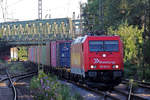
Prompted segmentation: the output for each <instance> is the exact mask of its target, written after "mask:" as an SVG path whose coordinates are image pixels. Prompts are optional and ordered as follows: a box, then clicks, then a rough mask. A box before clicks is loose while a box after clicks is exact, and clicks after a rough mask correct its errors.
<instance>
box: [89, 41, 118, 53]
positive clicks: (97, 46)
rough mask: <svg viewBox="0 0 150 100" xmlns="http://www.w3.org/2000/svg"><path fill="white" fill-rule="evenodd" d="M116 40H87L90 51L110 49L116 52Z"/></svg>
mask: <svg viewBox="0 0 150 100" xmlns="http://www.w3.org/2000/svg"><path fill="white" fill-rule="evenodd" d="M118 44H119V43H118V40H105V41H96V40H94V41H93V40H92V41H89V48H90V51H92V52H98V51H110V52H116V51H118V49H119V47H118Z"/></svg>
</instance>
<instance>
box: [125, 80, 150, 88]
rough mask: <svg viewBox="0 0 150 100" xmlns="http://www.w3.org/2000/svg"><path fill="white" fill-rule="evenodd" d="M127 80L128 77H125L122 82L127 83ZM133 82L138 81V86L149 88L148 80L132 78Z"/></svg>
mask: <svg viewBox="0 0 150 100" xmlns="http://www.w3.org/2000/svg"><path fill="white" fill-rule="evenodd" d="M129 81H130V80H129V79H125V80H123V83H124V84H127V83H129ZM133 82H136V83H138V86H139V87H142V88H147V89H150V82H142V81H138V80H133Z"/></svg>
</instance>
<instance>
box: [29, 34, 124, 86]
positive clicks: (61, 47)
mask: <svg viewBox="0 0 150 100" xmlns="http://www.w3.org/2000/svg"><path fill="white" fill-rule="evenodd" d="M28 54H29V55H28V60H29V61H30V62H32V63H35V64H42V65H43V66H44V70H45V71H48V72H51V73H55V74H57V75H59V76H60V77H64V78H67V79H70V80H74V81H79V82H83V83H86V84H88V85H90V86H94V87H99V86H112V87H113V86H116V85H118V84H119V83H120V82H121V79H122V77H123V71H124V65H123V43H122V41H121V39H120V37H119V36H88V35H86V36H83V37H78V38H76V39H75V40H73V41H72V40H56V41H50V42H48V43H46V45H45V46H33V47H30V48H29V50H28Z"/></svg>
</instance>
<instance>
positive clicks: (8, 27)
mask: <svg viewBox="0 0 150 100" xmlns="http://www.w3.org/2000/svg"><path fill="white" fill-rule="evenodd" d="M79 25H80V21H79V20H71V19H69V18H59V19H45V20H29V21H17V22H5V23H0V36H1V41H5V42H7V43H9V44H10V45H13V44H14V45H19V44H20V45H21V44H36V43H40V42H39V41H41V42H43V43H45V42H46V41H50V40H56V39H57V40H59V39H72V38H73V37H74V36H76V35H77V34H75V33H76V32H74V28H75V27H76V26H79ZM37 41H38V42H37Z"/></svg>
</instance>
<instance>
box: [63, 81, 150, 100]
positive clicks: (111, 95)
mask: <svg viewBox="0 0 150 100" xmlns="http://www.w3.org/2000/svg"><path fill="white" fill-rule="evenodd" d="M62 80H65V79H62ZM65 81H67V82H69V83H72V84H74V85H76V86H78V87H80V88H83V89H86V90H88V91H92V92H94V93H96V94H98V95H100V96H102V97H103V99H104V100H107V99H108V100H109V99H111V100H149V99H146V98H143V97H140V96H138V95H136V94H134V93H133V92H132V87H131V88H130V89H129V90H126V91H122V90H120V89H117V88H114V89H112V90H108V91H103V90H100V89H98V88H92V87H89V86H87V85H85V84H82V83H79V82H74V81H71V80H65Z"/></svg>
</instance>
